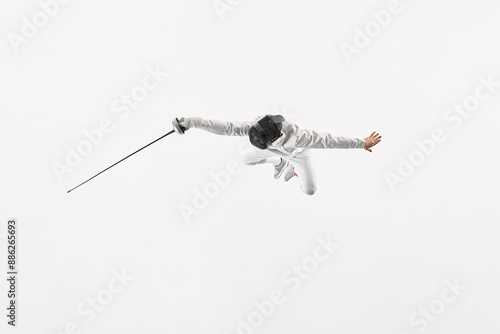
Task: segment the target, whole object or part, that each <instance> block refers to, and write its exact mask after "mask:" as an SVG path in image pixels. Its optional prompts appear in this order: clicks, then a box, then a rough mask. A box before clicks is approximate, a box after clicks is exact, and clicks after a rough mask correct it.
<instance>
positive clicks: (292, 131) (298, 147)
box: [181, 115, 365, 195]
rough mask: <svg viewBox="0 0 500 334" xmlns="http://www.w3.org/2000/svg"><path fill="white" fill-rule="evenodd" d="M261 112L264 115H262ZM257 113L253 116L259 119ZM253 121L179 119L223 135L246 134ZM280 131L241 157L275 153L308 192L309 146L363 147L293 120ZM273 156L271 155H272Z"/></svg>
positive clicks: (257, 159)
mask: <svg viewBox="0 0 500 334" xmlns="http://www.w3.org/2000/svg"><path fill="white" fill-rule="evenodd" d="M263 116H265V115H263ZM263 116H259V117H258V118H257V119H256V120H259V119H261V118H262V117H263ZM255 123H256V121H247V122H226V121H216V120H206V119H203V118H200V117H185V118H184V119H183V122H182V123H181V124H182V125H183V126H185V127H186V128H187V129H189V128H197V129H202V130H205V131H208V132H211V133H215V134H218V135H226V136H248V132H249V130H250V128H251V127H252V126H253V125H254V124H255ZM282 125H283V127H282V129H281V132H282V133H283V135H282V136H281V137H280V138H278V139H277V140H276V141H274V142H273V143H272V144H271V145H270V146H269V147H268V148H267V149H265V150H260V149H258V148H254V147H253V146H252V148H254V149H253V150H252V151H251V152H250V153H248V154H247V155H246V156H245V157H244V158H243V162H244V163H245V164H247V165H256V164H262V163H270V162H272V161H275V158H276V157H280V158H283V159H284V160H287V161H289V162H290V163H291V164H292V166H294V167H295V172H296V173H297V174H298V176H299V181H300V184H301V187H302V191H303V192H304V193H306V194H308V195H313V194H314V193H315V192H316V175H315V173H314V170H313V166H312V163H311V150H310V149H311V148H319V149H321V148H323V149H324V148H344V149H345V148H364V147H365V141H364V140H363V139H359V138H348V137H336V136H332V135H331V134H329V133H318V132H315V131H311V130H303V129H301V128H299V127H298V126H297V125H296V124H294V123H291V122H288V121H285V122H283V123H282ZM273 158H274V159H273Z"/></svg>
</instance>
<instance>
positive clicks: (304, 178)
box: [290, 149, 316, 195]
mask: <svg viewBox="0 0 500 334" xmlns="http://www.w3.org/2000/svg"><path fill="white" fill-rule="evenodd" d="M290 163H291V164H292V165H293V166H294V167H295V172H296V173H297V174H298V179H299V182H300V186H301V188H302V192H303V193H304V194H306V195H314V194H315V193H316V173H315V171H314V168H313V164H312V160H311V151H310V150H309V149H306V150H304V151H302V152H300V153H299V154H297V155H296V156H295V157H293V158H292V159H291V160H290Z"/></svg>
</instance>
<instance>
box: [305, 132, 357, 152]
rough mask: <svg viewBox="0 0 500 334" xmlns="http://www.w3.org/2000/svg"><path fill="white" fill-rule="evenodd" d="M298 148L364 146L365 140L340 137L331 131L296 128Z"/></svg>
mask: <svg viewBox="0 0 500 334" xmlns="http://www.w3.org/2000/svg"><path fill="white" fill-rule="evenodd" d="M296 130H297V131H296V136H297V142H296V146H297V147H298V148H364V147H365V141H364V140H363V139H360V138H349V137H338V136H332V135H331V134H329V133H318V132H315V131H312V130H302V129H298V128H297V129H296Z"/></svg>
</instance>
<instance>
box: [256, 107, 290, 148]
mask: <svg viewBox="0 0 500 334" xmlns="http://www.w3.org/2000/svg"><path fill="white" fill-rule="evenodd" d="M284 121H285V118H284V117H283V116H281V115H276V116H265V117H264V118H262V119H261V120H259V121H258V122H257V123H255V125H254V126H252V127H251V128H250V131H249V132H248V135H249V136H250V142H251V143H252V145H253V146H255V147H257V148H259V149H261V150H265V149H266V148H268V146H269V145H270V144H271V143H272V142H274V141H275V140H276V139H278V138H279V137H281V136H283V133H281V130H280V129H279V128H278V125H277V124H278V123H282V122H284Z"/></svg>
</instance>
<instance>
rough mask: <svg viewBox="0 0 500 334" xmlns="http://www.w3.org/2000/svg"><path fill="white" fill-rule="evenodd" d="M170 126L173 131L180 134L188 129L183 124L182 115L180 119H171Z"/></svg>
mask: <svg viewBox="0 0 500 334" xmlns="http://www.w3.org/2000/svg"><path fill="white" fill-rule="evenodd" d="M172 126H173V127H174V131H175V132H177V133H178V134H180V135H183V134H184V133H185V132H186V131H187V130H188V129H187V128H186V125H185V124H184V117H182V118H181V119H177V118H174V119H173V120H172Z"/></svg>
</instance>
